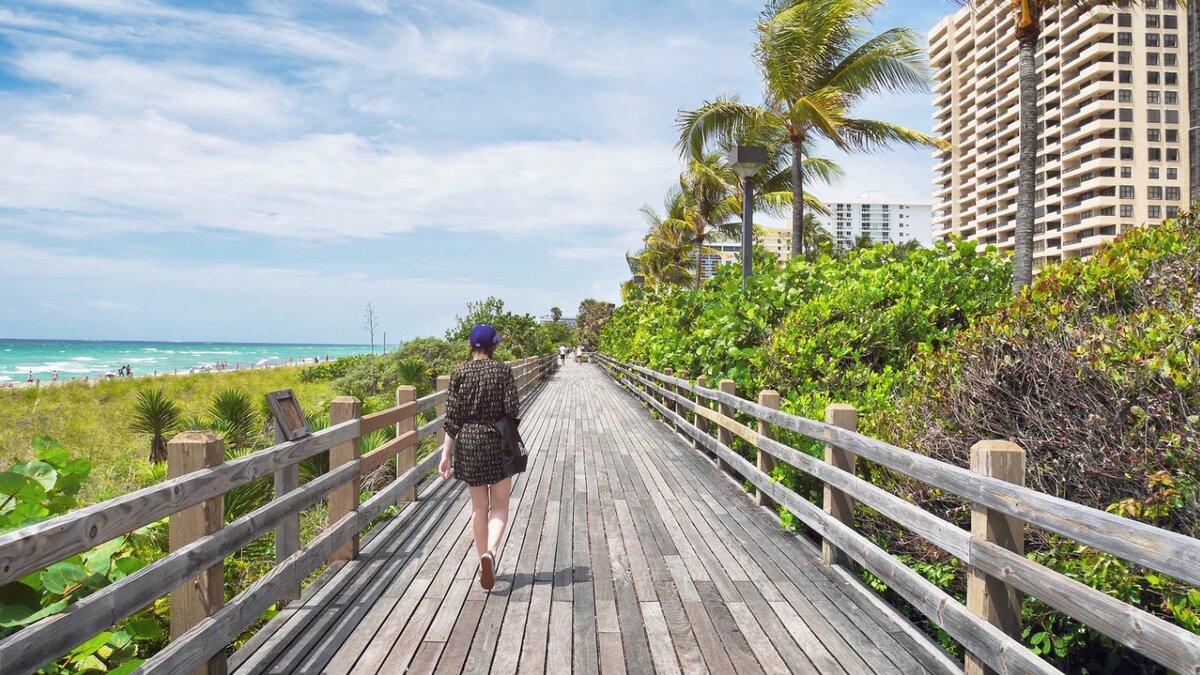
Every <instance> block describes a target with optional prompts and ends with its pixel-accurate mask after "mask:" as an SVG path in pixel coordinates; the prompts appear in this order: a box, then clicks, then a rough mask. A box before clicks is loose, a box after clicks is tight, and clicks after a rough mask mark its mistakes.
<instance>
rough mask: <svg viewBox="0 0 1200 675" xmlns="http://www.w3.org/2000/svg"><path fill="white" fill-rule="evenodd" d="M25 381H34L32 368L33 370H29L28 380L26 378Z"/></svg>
mask: <svg viewBox="0 0 1200 675" xmlns="http://www.w3.org/2000/svg"><path fill="white" fill-rule="evenodd" d="M25 381H26V382H33V371H32V370H31V371H29V379H28V380H25Z"/></svg>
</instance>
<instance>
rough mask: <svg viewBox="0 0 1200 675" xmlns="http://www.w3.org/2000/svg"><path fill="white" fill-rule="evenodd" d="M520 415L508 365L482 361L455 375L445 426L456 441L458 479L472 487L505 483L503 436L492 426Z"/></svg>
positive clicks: (467, 364) (455, 469) (514, 384)
mask: <svg viewBox="0 0 1200 675" xmlns="http://www.w3.org/2000/svg"><path fill="white" fill-rule="evenodd" d="M519 413H520V405H519V400H518V398H517V383H516V380H514V379H513V374H512V369H511V368H509V367H508V366H507V365H506V364H503V363H501V362H499V361H493V360H492V359H479V360H475V361H468V362H466V363H464V364H463V365H462V366H461V367H459V369H458V370H456V371H454V374H453V375H451V376H450V392H449V394H448V396H447V398H446V425H445V429H446V433H447V434H449V435H450V437H451V438H453V439H454V477H455V478H458V479H459V480H462V481H464V482H466V484H467V485H470V486H472V487H476V486H479V485H492V484H494V483H499V482H500V481H502V480H504V478H505V476H504V467H503V465H502V464H501V458H500V432H498V431H496V429H495V427H493V426H492V422H494V421H496V420H498V419H500V418H501V417H503V416H505V415H512V416H513V417H516V416H517V415H518V414H519Z"/></svg>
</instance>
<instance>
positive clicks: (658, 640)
mask: <svg viewBox="0 0 1200 675" xmlns="http://www.w3.org/2000/svg"><path fill="white" fill-rule="evenodd" d="M642 621H643V622H644V624H645V626H646V637H647V638H648V639H649V641H650V658H652V659H654V672H655V673H668V674H671V673H681V672H682V671H681V670H680V669H679V662H678V661H677V660H676V659H675V647H674V644H673V643H672V641H671V633H670V631H668V630H667V621H666V619H665V618H664V617H663V613H662V607H661V606H659V604H658V603H657V602H643V603H642Z"/></svg>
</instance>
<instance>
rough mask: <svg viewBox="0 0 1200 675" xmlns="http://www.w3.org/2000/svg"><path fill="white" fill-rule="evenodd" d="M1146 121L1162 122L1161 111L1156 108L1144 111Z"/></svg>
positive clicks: (1151, 122) (1152, 122)
mask: <svg viewBox="0 0 1200 675" xmlns="http://www.w3.org/2000/svg"><path fill="white" fill-rule="evenodd" d="M1146 121H1147V122H1149V123H1150V124H1161V123H1162V111H1161V110H1158V109H1150V110H1147V111H1146Z"/></svg>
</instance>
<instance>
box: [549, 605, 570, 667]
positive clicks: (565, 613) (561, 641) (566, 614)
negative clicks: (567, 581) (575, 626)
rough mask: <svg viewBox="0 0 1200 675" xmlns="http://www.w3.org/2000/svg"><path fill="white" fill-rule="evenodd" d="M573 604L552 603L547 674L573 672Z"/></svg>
mask: <svg viewBox="0 0 1200 675" xmlns="http://www.w3.org/2000/svg"><path fill="white" fill-rule="evenodd" d="M571 621H572V616H571V603H570V602H561V601H552V602H551V603H550V632H549V643H548V644H547V647H546V672H548V673H569V672H571V647H572V641H571Z"/></svg>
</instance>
